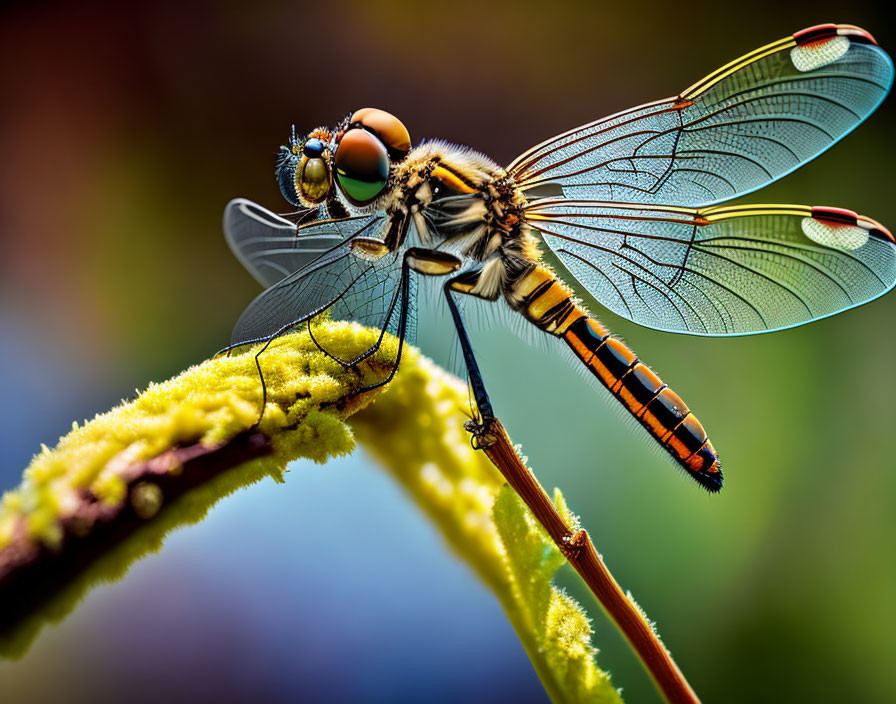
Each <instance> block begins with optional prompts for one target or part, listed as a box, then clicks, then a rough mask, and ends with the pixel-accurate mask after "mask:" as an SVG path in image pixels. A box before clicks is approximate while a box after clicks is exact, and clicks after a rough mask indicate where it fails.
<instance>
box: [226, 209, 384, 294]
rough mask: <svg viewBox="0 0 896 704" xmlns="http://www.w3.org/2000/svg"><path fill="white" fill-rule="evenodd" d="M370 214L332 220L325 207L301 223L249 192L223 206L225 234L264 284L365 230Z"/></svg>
mask: <svg viewBox="0 0 896 704" xmlns="http://www.w3.org/2000/svg"><path fill="white" fill-rule="evenodd" d="M370 223H371V218H370V217H369V216H357V217H349V218H345V219H340V220H333V219H331V218H328V217H326V213H325V211H324V210H323V209H322V208H319V209H317V210H309V211H307V212H306V213H305V214H304V215H303V217H302V218H301V219H300V221H299V223H298V224H296V223H293V222H290V221H289V220H287V219H285V218H282V217H280V216H279V215H275V214H274V213H272V212H271V211H270V210H268V209H267V208H263V207H261V206H260V205H258V204H257V203H253V202H252V201H250V200H246V199H245V198H236V199H235V200H232V201H230V202H229V203H228V204H227V206H226V207H225V208H224V237H225V239H226V240H227V244H228V245H230V249H231V250H232V251H233V253H234V254H235V255H236V257H237V259H239V260H240V262H242V264H243V266H245V267H246V269H248V270H249V272H250V273H251V274H252V276H254V277H255V279H256V280H257V281H258V282H259V283H260V284H261V285H262V286H272V285H273V284H275V283H277V282H278V281H280V280H282V279H283V278H284V277H286V276H289V275H290V274H292V273H294V272H296V271H299V270H300V269H303V268H304V267H306V266H307V265H309V264H310V263H311V262H313V261H314V260H315V259H317V258H318V257H320V256H322V255H324V254H326V253H327V252H329V251H330V250H331V249H332V248H333V247H334V246H336V245H338V244H339V243H340V242H344V241H346V240H347V239H348V238H350V237H353V236H356V235H359V234H366V233H365V232H363V227H364V225H365V224H370Z"/></svg>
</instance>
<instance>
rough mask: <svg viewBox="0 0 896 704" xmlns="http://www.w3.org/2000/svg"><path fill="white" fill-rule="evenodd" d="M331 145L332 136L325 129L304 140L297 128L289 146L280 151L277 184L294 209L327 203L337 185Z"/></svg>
mask: <svg viewBox="0 0 896 704" xmlns="http://www.w3.org/2000/svg"><path fill="white" fill-rule="evenodd" d="M331 142H332V135H331V133H330V132H329V131H328V130H326V129H324V128H323V127H321V128H318V129H316V130H314V131H313V132H311V133H309V134H308V135H307V136H306V137H305V138H304V139H298V138H297V137H296V133H295V128H293V132H292V135H291V136H290V139H289V145H288V146H284V147H280V158H279V159H278V160H277V183H279V184H280V191H281V192H282V193H283V197H284V198H286V200H288V201H289V202H290V203H292V204H293V205H297V206H302V207H305V208H313V207H315V206H317V205H319V204H320V203H322V202H323V201H324V200H326V198H327V195H328V194H329V193H330V189H331V188H332V185H333V172H332V168H331V166H330V162H331V148H330V145H331Z"/></svg>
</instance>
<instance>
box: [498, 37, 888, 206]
mask: <svg viewBox="0 0 896 704" xmlns="http://www.w3.org/2000/svg"><path fill="white" fill-rule="evenodd" d="M892 82H893V64H892V62H891V60H890V58H889V56H887V54H886V53H885V52H884V51H883V50H882V49H880V48H879V47H878V46H877V45H876V44H875V43H874V40H873V38H872V37H871V36H870V35H869V34H868V33H867V32H865V31H864V30H861V29H859V28H857V27H852V26H851V25H822V26H819V27H814V28H811V29H808V30H803V31H802V32H797V33H796V34H794V35H793V36H790V37H787V38H785V39H782V40H780V41H778V42H775V43H773V44H769V45H768V46H765V47H763V48H761V49H757V50H756V51H753V52H751V53H750V54H747V55H746V56H744V57H742V58H740V59H738V60H736V61H733V62H731V63H730V64H727V65H726V66H724V67H722V68H721V69H719V70H718V71H716V72H715V73H713V74H711V75H709V76H707V77H706V78H704V79H703V80H701V81H698V82H697V83H695V84H694V85H693V86H691V87H690V88H688V89H687V90H685V91H684V92H683V93H681V94H680V95H678V96H676V97H673V98H669V99H666V100H661V101H658V102H656V103H651V104H648V105H644V106H641V107H638V108H634V109H632V110H628V111H625V112H622V113H618V114H616V115H613V116H611V117H608V118H605V119H603V120H599V121H597V122H592V123H590V124H587V125H584V126H582V127H579V128H576V129H574V130H571V131H569V132H566V133H564V134H561V135H559V136H557V137H554V138H553V139H550V140H548V141H546V142H544V143H542V144H540V145H538V146H536V147H534V148H533V149H531V150H529V151H528V152H526V153H525V154H523V155H522V156H520V157H519V158H517V159H516V160H515V161H514V162H513V164H511V165H510V166H509V167H508V172H509V173H510V175H511V176H512V177H513V178H514V179H515V180H516V181H517V182H518V183H519V184H520V186H521V187H522V188H524V189H530V188H534V187H536V186H540V187H542V188H543V187H545V186H546V185H548V184H553V185H554V186H555V187H559V188H560V189H561V190H562V193H563V195H564V196H566V197H567V198H576V199H583V200H584V199H587V200H609V201H618V202H625V203H650V204H665V205H690V206H695V205H709V204H712V203H717V202H719V201H723V200H728V199H730V198H733V197H735V196H738V195H742V194H744V193H749V192H750V191H753V190H755V189H757V188H761V187H762V186H764V185H766V184H768V183H770V182H771V181H774V180H775V179H778V178H780V177H781V176H784V175H785V174H787V173H789V172H791V171H793V170H794V169H795V168H797V167H798V166H800V165H801V164H804V163H806V162H807V161H809V160H810V159H812V158H814V157H815V156H817V155H818V154H820V153H821V152H823V151H824V150H825V149H827V148H828V147H830V146H831V145H832V144H833V143H834V142H836V141H837V140H839V139H840V138H842V137H843V136H845V135H846V134H847V133H849V132H850V131H851V130H852V129H854V128H855V127H856V125H858V124H859V123H860V122H862V121H863V120H864V119H865V118H866V117H868V115H869V114H871V113H872V112H873V111H874V109H875V108H876V107H877V106H878V105H879V104H880V102H881V101H882V100H883V98H884V96H885V95H886V94H887V92H888V91H889V89H890V86H891V84H892Z"/></svg>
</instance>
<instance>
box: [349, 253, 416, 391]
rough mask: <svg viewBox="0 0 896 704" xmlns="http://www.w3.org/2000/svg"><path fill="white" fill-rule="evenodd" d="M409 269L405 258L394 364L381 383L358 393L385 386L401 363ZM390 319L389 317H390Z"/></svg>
mask: <svg viewBox="0 0 896 704" xmlns="http://www.w3.org/2000/svg"><path fill="white" fill-rule="evenodd" d="M409 278H410V269H409V267H408V261H407V257H405V259H404V261H403V262H402V264H401V281H400V282H399V284H398V285H399V288H400V289H401V309H400V310H399V311H398V315H399V318H398V335H397V337H398V352H397V353H396V355H395V364H394V365H392V370H391V371H390V372H389V376H387V377H386V378H385V379H383V380H382V381H378V382H376V383H375V384H368V385H367V386H365V387H363V388H362V389H360V391H359V393H363V392H365V391H372V390H373V389H378V388H379V387H381V386H385V385H386V384H388V383H389V382H390V381H392V379H393V378H394V377H395V373H396V372H397V371H398V365H399V364H400V363H401V352H402V350H403V349H404V335H405V331H406V330H407V325H408V308H409V307H410V304H411V294H410V282H409ZM390 317H391V315H390ZM386 324H388V318H387V319H386ZM380 340H382V335H380ZM378 347H379V343H377V348H378ZM366 356H367V355H364V356H363V357H362V358H361V359H364V358H365V357H366Z"/></svg>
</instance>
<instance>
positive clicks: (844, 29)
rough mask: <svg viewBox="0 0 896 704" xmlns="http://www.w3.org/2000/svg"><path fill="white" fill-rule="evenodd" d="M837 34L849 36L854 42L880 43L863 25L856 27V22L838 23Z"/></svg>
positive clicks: (875, 44)
mask: <svg viewBox="0 0 896 704" xmlns="http://www.w3.org/2000/svg"><path fill="white" fill-rule="evenodd" d="M837 34H839V35H840V36H843V37H849V40H850V41H853V42H859V43H861V44H874V46H877V45H878V44H877V40H876V39H875V38H874V37H872V36H871V34H870V33H869V32H866V31H865V30H864V29H862V28H861V27H856V26H855V25H854V24H840V25H837Z"/></svg>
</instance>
